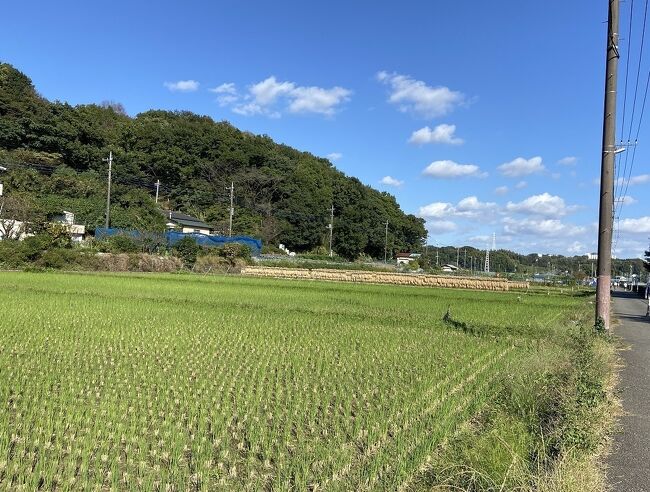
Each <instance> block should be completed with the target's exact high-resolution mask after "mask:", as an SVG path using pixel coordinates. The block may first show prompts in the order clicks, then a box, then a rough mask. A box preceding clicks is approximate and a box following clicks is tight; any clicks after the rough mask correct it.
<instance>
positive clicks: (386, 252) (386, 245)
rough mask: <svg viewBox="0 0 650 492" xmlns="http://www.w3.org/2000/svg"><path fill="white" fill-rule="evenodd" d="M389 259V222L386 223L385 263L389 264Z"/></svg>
mask: <svg viewBox="0 0 650 492" xmlns="http://www.w3.org/2000/svg"><path fill="white" fill-rule="evenodd" d="M387 259H388V221H386V235H385V238H384V263H386V262H387Z"/></svg>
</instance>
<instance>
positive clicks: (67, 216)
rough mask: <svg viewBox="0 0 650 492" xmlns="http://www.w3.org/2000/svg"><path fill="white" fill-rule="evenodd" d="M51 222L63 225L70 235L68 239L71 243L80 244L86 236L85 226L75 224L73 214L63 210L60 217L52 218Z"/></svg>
mask: <svg viewBox="0 0 650 492" xmlns="http://www.w3.org/2000/svg"><path fill="white" fill-rule="evenodd" d="M53 222H57V223H59V224H63V225H64V226H65V228H66V229H67V230H68V232H69V233H70V239H72V241H73V242H76V243H80V242H81V241H83V240H84V236H85V235H86V226H85V225H81V224H75V220H74V214H73V213H72V212H68V211H67V210H64V211H63V213H62V214H61V215H57V216H55V217H54V218H53Z"/></svg>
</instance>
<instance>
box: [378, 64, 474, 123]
mask: <svg viewBox="0 0 650 492" xmlns="http://www.w3.org/2000/svg"><path fill="white" fill-rule="evenodd" d="M377 80H379V82H381V83H383V84H385V85H388V86H389V87H390V89H391V92H390V95H389V98H388V102H390V103H391V104H395V105H397V107H398V109H399V110H400V111H402V112H404V113H407V112H408V113H413V114H416V115H418V116H421V117H424V118H435V117H438V116H444V115H446V114H448V113H450V112H451V111H453V110H454V109H455V108H456V107H457V106H458V105H460V104H463V103H464V102H465V101H466V98H465V95H464V94H463V93H462V92H458V91H452V90H451V89H449V88H448V87H444V86H436V87H433V86H429V85H427V84H426V83H425V82H423V81H421V80H416V79H413V78H412V77H410V76H408V75H400V74H398V73H395V72H392V73H389V72H386V71H381V72H379V73H377Z"/></svg>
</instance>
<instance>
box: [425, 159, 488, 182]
mask: <svg viewBox="0 0 650 492" xmlns="http://www.w3.org/2000/svg"><path fill="white" fill-rule="evenodd" d="M422 174H424V175H425V176H430V177H432V178H440V179H454V178H467V177H472V178H485V177H487V175H488V174H487V173H486V172H482V171H481V169H480V168H479V167H478V166H476V165H474V164H458V163H457V162H454V161H451V160H442V161H434V162H432V163H431V164H429V165H428V166H427V167H426V168H425V169H424V170H423V171H422Z"/></svg>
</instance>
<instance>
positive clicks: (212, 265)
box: [194, 255, 231, 273]
mask: <svg viewBox="0 0 650 492" xmlns="http://www.w3.org/2000/svg"><path fill="white" fill-rule="evenodd" d="M230 267H231V265H230V263H229V262H228V260H226V259H225V258H222V257H220V256H215V255H207V256H199V257H198V258H197V259H196V263H194V271H195V272H200V273H210V272H227V271H228V270H229V268H230Z"/></svg>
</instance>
